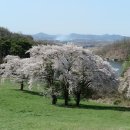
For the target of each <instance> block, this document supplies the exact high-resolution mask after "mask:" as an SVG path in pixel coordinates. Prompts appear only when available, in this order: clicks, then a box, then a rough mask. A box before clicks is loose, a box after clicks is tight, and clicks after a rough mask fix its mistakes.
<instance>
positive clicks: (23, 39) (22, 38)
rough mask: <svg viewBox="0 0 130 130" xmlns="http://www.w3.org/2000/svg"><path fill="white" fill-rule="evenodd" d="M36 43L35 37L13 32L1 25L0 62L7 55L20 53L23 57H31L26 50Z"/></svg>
mask: <svg viewBox="0 0 130 130" xmlns="http://www.w3.org/2000/svg"><path fill="white" fill-rule="evenodd" d="M32 45H34V41H33V38H32V37H31V36H29V35H22V34H18V33H12V32H10V31H9V30H8V29H6V28H3V27H0V63H2V62H3V58H4V57H5V56H6V55H18V56H19V57H21V58H25V57H29V54H26V53H25V52H26V51H27V50H28V49H30V48H31V47H32Z"/></svg>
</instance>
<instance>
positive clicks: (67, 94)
mask: <svg viewBox="0 0 130 130" xmlns="http://www.w3.org/2000/svg"><path fill="white" fill-rule="evenodd" d="M64 100H65V106H67V105H68V100H69V93H68V90H65V93H64Z"/></svg>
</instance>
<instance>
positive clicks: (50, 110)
mask: <svg viewBox="0 0 130 130" xmlns="http://www.w3.org/2000/svg"><path fill="white" fill-rule="evenodd" d="M62 104H63V101H62V100H58V105H56V106H53V105H51V101H50V99H48V98H45V97H42V96H39V95H37V93H31V92H28V91H23V92H21V91H19V90H18V89H16V86H15V85H13V84H10V83H8V82H6V83H5V84H1V85H0V130H130V108H125V107H115V106H107V105H103V104H97V103H94V102H85V101H84V102H82V105H81V106H80V108H77V107H75V106H69V107H64V106H63V105H62Z"/></svg>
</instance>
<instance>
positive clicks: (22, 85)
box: [20, 81, 24, 91]
mask: <svg viewBox="0 0 130 130" xmlns="http://www.w3.org/2000/svg"><path fill="white" fill-rule="evenodd" d="M23 87H24V84H23V81H22V82H21V87H20V90H21V91H23Z"/></svg>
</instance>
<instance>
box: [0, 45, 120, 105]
mask: <svg viewBox="0 0 130 130" xmlns="http://www.w3.org/2000/svg"><path fill="white" fill-rule="evenodd" d="M27 53H30V58H22V59H21V58H20V57H18V56H11V55H8V56H7V57H6V58H5V59H4V63H3V64H1V65H0V76H1V78H2V79H3V78H10V79H15V80H17V81H18V82H19V83H20V84H21V90H23V87H24V82H27V81H28V84H29V89H31V87H32V85H33V83H35V84H36V83H40V82H41V83H42V82H44V83H46V86H44V87H46V89H48V90H50V91H49V92H50V93H51V95H52V98H53V102H52V103H56V96H57V95H61V96H63V97H64V101H65V105H68V101H69V98H70V96H73V97H74V99H75V101H76V105H77V106H78V105H79V103H80V100H81V98H90V97H91V98H92V97H94V96H96V95H98V96H99V95H100V96H106V95H109V94H112V93H113V92H115V91H117V84H118V81H117V78H116V76H115V73H114V70H113V69H112V68H111V66H110V65H109V64H108V63H107V62H106V61H103V60H102V58H101V57H99V56H97V55H94V54H92V53H91V52H90V51H89V50H86V49H83V48H82V47H77V46H74V45H63V46H58V45H39V46H34V47H33V48H31V49H30V50H28V51H27Z"/></svg>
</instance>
